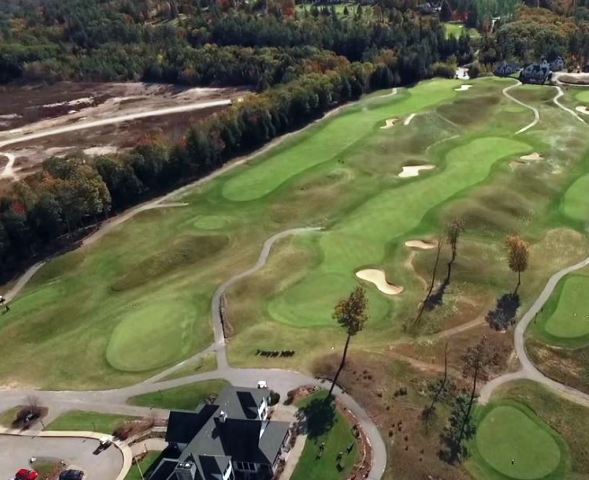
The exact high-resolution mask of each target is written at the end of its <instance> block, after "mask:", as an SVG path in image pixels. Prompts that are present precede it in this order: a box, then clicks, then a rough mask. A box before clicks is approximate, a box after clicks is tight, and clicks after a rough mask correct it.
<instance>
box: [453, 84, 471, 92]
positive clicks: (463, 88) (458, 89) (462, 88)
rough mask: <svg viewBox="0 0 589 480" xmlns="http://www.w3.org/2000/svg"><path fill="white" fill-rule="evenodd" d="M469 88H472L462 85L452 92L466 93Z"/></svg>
mask: <svg viewBox="0 0 589 480" xmlns="http://www.w3.org/2000/svg"><path fill="white" fill-rule="evenodd" d="M471 88H472V85H468V84H464V85H460V87H458V88H455V89H454V91H456V92H466V91H467V90H470V89H471Z"/></svg>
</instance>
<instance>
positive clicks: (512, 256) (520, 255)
mask: <svg viewBox="0 0 589 480" xmlns="http://www.w3.org/2000/svg"><path fill="white" fill-rule="evenodd" d="M505 244H506V245H507V249H508V262H509V268H511V270H512V271H513V272H515V273H517V285H516V286H515V290H514V292H513V294H514V295H515V294H517V291H518V289H519V287H520V285H521V283H522V280H521V278H522V277H521V275H522V272H525V271H526V269H527V268H528V261H529V257H530V245H529V244H528V242H526V241H525V240H524V239H522V238H521V237H520V236H519V235H517V234H514V235H509V236H508V237H507V238H506V239H505Z"/></svg>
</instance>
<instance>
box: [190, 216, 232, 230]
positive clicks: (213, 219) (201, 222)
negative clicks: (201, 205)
mask: <svg viewBox="0 0 589 480" xmlns="http://www.w3.org/2000/svg"><path fill="white" fill-rule="evenodd" d="M229 223H231V217H222V216H219V215H202V216H200V217H198V218H197V219H196V220H195V221H194V222H193V223H192V225H194V227H196V228H198V229H202V230H220V229H222V228H223V227H225V226H226V225H228V224H229Z"/></svg>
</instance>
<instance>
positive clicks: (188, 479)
mask: <svg viewBox="0 0 589 480" xmlns="http://www.w3.org/2000/svg"><path fill="white" fill-rule="evenodd" d="M174 473H175V474H176V479H177V480H195V478H196V465H195V464H194V463H192V462H182V463H179V464H178V465H177V466H176V470H175V471H174Z"/></svg>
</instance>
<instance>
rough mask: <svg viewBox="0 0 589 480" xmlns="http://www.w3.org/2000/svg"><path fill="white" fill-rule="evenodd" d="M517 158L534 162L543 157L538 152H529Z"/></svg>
mask: <svg viewBox="0 0 589 480" xmlns="http://www.w3.org/2000/svg"><path fill="white" fill-rule="evenodd" d="M519 158H521V159H522V160H523V161H524V162H536V161H538V160H543V159H544V157H543V156H542V155H540V154H539V153H538V152H534V153H530V154H529V155H523V156H521V157H519Z"/></svg>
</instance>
